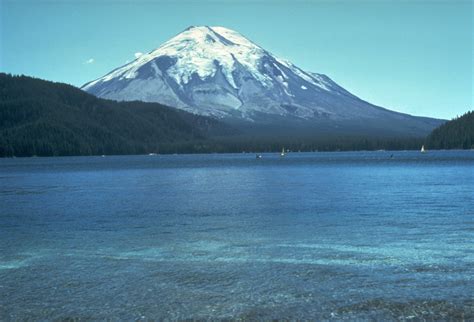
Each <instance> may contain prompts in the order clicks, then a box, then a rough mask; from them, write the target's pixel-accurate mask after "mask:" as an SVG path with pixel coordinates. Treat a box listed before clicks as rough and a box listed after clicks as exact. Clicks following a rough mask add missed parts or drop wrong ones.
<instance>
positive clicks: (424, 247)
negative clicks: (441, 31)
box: [0, 151, 474, 320]
mask: <svg viewBox="0 0 474 322" xmlns="http://www.w3.org/2000/svg"><path fill="white" fill-rule="evenodd" d="M0 206H1V208H0V319H1V320H19V319H35V320H37V319H66V318H75V319H85V320H86V319H96V320H102V319H105V318H108V319H126V320H137V319H162V318H168V319H190V318H191V319H192V318H195V319H202V318H242V319H267V320H268V319H272V318H287V319H298V318H312V319H320V320H325V319H335V320H340V319H351V320H353V319H359V320H373V319H378V320H381V319H383V320H394V319H414V318H417V319H423V318H424V319H448V318H451V319H459V320H462V319H467V320H469V319H474V281H473V277H474V248H473V242H474V151H450V152H446V151H429V153H426V154H421V153H419V152H388V151H380V152H351V153H342V152H338V153H290V154H288V155H287V156H286V157H284V158H281V157H279V155H278V154H264V155H263V159H260V160H257V159H256V158H255V155H252V154H227V155H217V154H215V155H168V156H162V155H158V156H110V157H109V156H107V157H104V158H102V157H63V158H25V159H20V158H18V159H2V160H0Z"/></svg>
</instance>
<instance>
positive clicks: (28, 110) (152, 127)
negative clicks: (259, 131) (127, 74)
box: [0, 74, 235, 157]
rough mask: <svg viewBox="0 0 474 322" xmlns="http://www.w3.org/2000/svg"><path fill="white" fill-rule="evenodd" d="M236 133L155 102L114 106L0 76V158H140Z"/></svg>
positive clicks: (71, 90)
mask: <svg viewBox="0 0 474 322" xmlns="http://www.w3.org/2000/svg"><path fill="white" fill-rule="evenodd" d="M232 133H235V130H233V129H232V128H230V127H229V126H227V125H225V124H222V123H220V122H218V121H216V120H214V119H212V118H208V117H204V116H198V115H194V114H191V113H187V112H184V111H181V110H177V109H173V108H169V107H166V106H163V105H160V104H156V103H143V102H114V101H109V100H104V99H99V98H96V97H94V96H92V95H90V94H87V93H85V92H83V91H81V90H79V89H77V88H75V87H73V86H70V85H66V84H60V83H53V82H48V81H43V80H39V79H34V78H31V77H26V76H11V75H7V74H0V156H1V157H6V156H33V155H37V156H60V155H61V156H62V155H101V154H107V155H111V154H143V153H150V152H160V147H161V146H162V145H164V146H170V145H173V144H178V145H182V144H185V143H186V142H196V141H202V140H205V139H206V138H207V137H210V136H222V135H228V134H232Z"/></svg>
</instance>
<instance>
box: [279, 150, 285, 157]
mask: <svg viewBox="0 0 474 322" xmlns="http://www.w3.org/2000/svg"><path fill="white" fill-rule="evenodd" d="M280 156H281V157H284V156H285V148H283V149H281V153H280Z"/></svg>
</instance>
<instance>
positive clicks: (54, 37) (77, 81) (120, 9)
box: [0, 0, 474, 118]
mask: <svg viewBox="0 0 474 322" xmlns="http://www.w3.org/2000/svg"><path fill="white" fill-rule="evenodd" d="M0 3H1V4H0V12H1V17H0V18H1V26H0V27H1V29H0V37H1V38H0V71H2V72H8V73H13V74H25V75H31V76H35V77H39V78H44V79H48V80H53V81H58V82H65V83H70V84H73V85H76V86H80V85H82V84H84V83H85V82H87V81H90V80H92V79H95V78H97V77H100V76H102V75H104V74H106V73H107V72H109V71H110V70H112V69H113V68H116V67H118V66H120V65H123V64H124V63H125V62H126V61H127V60H133V59H134V53H136V52H148V51H150V50H152V49H154V48H156V47H158V46H159V45H160V44H161V43H163V42H164V41H166V40H167V39H169V38H170V37H172V36H174V35H175V34H177V33H179V32H181V31H182V30H183V29H185V28H186V27H188V26H190V25H210V26H215V25H219V26H225V27H228V28H231V29H234V30H237V31H239V32H240V33H242V34H243V35H244V36H247V37H248V38H250V39H251V40H253V41H254V42H256V43H257V44H259V45H261V46H262V47H264V48H265V49H267V50H269V51H270V52H272V53H274V54H276V55H277V56H280V57H283V58H286V59H289V60H290V61H292V62H293V63H295V64H296V65H297V66H299V67H301V68H303V69H305V70H308V71H313V72H318V73H324V74H327V75H328V76H329V77H331V78H332V79H334V80H335V81H336V82H338V83H339V84H340V85H342V86H343V87H345V88H346V89H348V90H349V91H351V92H353V93H354V94H356V95H358V96H359V97H361V98H363V99H365V100H367V101H370V102H371V103H374V104H377V105H380V106H383V107H387V108H390V109H393V110H396V111H401V112H406V113H410V114H415V115H425V116H432V117H439V118H452V117H454V116H456V115H460V114H463V113H464V112H466V111H467V110H469V109H473V108H474V103H473V92H474V89H473V70H472V66H473V63H474V55H473V50H472V43H473V40H474V36H473V29H474V28H473V3H472V1H469V0H468V1H456V0H446V1H439V0H432V1H426V0H418V1H404V0H401V1H396V0H393V1H391V0H380V1H375V0H372V1H356V0H347V1H329V0H328V1H290V0H288V1H249V0H247V1H246V0H244V1H209V0H208V1H205V0H202V1H151V0H136V1H132V0H129V1H125V0H116V1H113V0H82V1H80V0H78V1H73V0H62V1H60V0H49V1H42V0H14V1H9V0H0Z"/></svg>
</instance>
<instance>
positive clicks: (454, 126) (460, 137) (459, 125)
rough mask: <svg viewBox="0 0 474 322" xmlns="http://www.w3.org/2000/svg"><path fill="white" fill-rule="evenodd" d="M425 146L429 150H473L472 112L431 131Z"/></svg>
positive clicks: (473, 112)
mask: <svg viewBox="0 0 474 322" xmlns="http://www.w3.org/2000/svg"><path fill="white" fill-rule="evenodd" d="M427 146H428V148H430V149H472V148H474V111H471V112H467V113H466V114H464V115H462V116H461V117H458V118H455V119H453V120H451V121H449V122H446V123H445V124H443V125H441V126H440V127H438V128H436V129H435V130H433V132H432V133H431V134H430V135H429V136H428V138H427Z"/></svg>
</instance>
